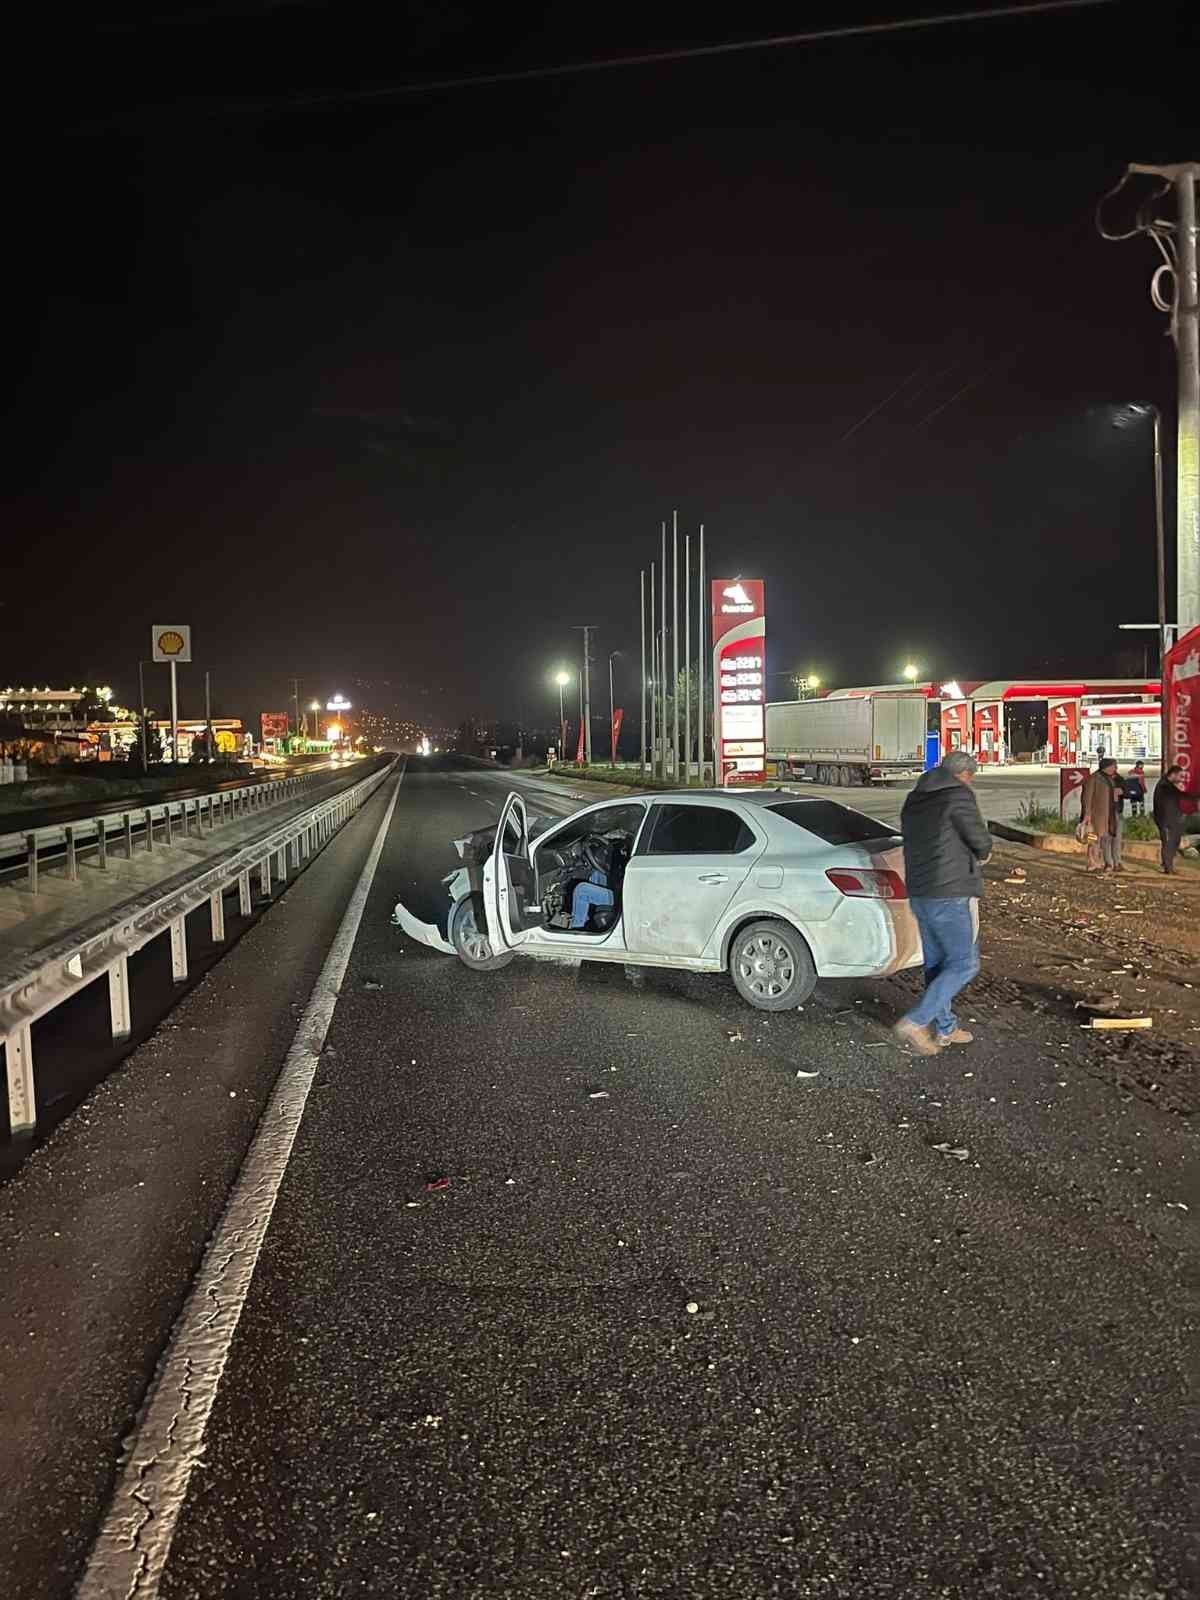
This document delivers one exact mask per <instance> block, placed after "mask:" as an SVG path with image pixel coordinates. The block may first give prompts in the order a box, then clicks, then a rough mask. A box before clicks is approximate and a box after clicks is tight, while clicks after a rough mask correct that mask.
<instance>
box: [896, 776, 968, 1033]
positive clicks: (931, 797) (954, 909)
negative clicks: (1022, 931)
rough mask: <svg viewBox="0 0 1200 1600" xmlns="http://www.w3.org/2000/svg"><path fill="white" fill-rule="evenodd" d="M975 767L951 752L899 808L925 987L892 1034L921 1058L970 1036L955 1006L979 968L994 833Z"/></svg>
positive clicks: (922, 780)
mask: <svg viewBox="0 0 1200 1600" xmlns="http://www.w3.org/2000/svg"><path fill="white" fill-rule="evenodd" d="M976 771H977V763H976V761H975V757H974V756H973V755H972V754H971V753H970V751H969V750H952V751H951V752H950V754H949V755H948V756H947V757H946V758H945V760H944V761H943V762H942V764H941V766H939V767H934V768H933V769H932V770H931V771H929V772H927V773H926V774H925V776H924V777H923V778H921V779H920V781H919V782H918V783H917V784H916V786H915V788H914V789H913V791H912V793H911V794H910V795H909V797H908V799H907V800H906V801H905V802H904V809H903V810H902V811H901V813H900V831H901V832H902V833H903V835H904V871H905V877H906V879H907V882H908V895H909V901H908V903H909V905H910V906H911V907H912V910H913V915H914V916H915V917H916V919H917V926H918V927H919V928H920V930H921V946H922V949H923V950H924V953H925V993H924V994H923V995H922V996H921V998H920V1000H918V1001H917V1003H916V1005H915V1006H913V1008H912V1010H911V1011H909V1012H908V1013H907V1015H906V1016H903V1017H901V1019H900V1021H899V1022H898V1023H897V1024H896V1026H895V1029H894V1032H895V1035H896V1038H897V1039H898V1040H899V1041H900V1043H902V1044H907V1045H911V1046H912V1048H913V1049H914V1050H915V1051H916V1052H917V1053H918V1055H923V1056H932V1055H936V1054H937V1052H938V1051H939V1050H940V1049H942V1048H944V1047H945V1046H946V1045H950V1044H970V1042H971V1038H972V1035H971V1034H969V1033H968V1032H967V1030H966V1029H965V1028H960V1027H959V1025H958V1018H957V1017H956V1016H955V1015H954V1012H953V1011H952V1010H951V1009H950V1005H951V1002H952V1001H953V999H954V997H955V995H956V994H957V993H958V992H959V990H960V989H964V988H966V986H967V984H968V983H970V981H971V979H972V978H973V977H974V976H975V974H976V973H977V972H978V971H979V897H980V895H981V894H982V893H983V874H982V873H981V872H980V870H979V869H980V866H981V864H982V863H983V862H984V861H986V860H987V859H988V857H989V856H990V855H991V853H992V838H991V835H990V834H989V833H988V831H987V827H986V826H985V824H984V820H983V818H982V817H981V816H980V814H979V806H978V804H977V802H976V800H975V796H974V795H973V794H972V793H971V782H972V780H973V778H974V777H975V773H976ZM931 1024H932V1033H931V1031H930V1025H931Z"/></svg>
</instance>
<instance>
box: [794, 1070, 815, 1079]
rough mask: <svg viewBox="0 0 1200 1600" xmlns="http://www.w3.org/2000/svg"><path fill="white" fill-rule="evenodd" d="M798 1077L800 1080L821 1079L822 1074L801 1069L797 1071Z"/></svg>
mask: <svg viewBox="0 0 1200 1600" xmlns="http://www.w3.org/2000/svg"><path fill="white" fill-rule="evenodd" d="M796 1076H797V1077H798V1078H819V1077H820V1076H821V1074H820V1072H819V1071H818V1072H805V1071H804V1070H803V1068H800V1069H798V1070H797V1072H796Z"/></svg>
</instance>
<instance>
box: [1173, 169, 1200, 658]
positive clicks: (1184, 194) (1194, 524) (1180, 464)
mask: <svg viewBox="0 0 1200 1600" xmlns="http://www.w3.org/2000/svg"><path fill="white" fill-rule="evenodd" d="M1197 172H1200V166H1197V164H1195V163H1190V164H1189V165H1188V166H1185V167H1181V168H1180V169H1179V171H1178V172H1177V174H1176V175H1175V194H1176V198H1177V201H1178V206H1179V210H1178V226H1177V227H1176V230H1175V242H1176V247H1177V250H1178V256H1179V261H1178V266H1177V268H1176V273H1175V311H1174V317H1173V322H1174V334H1175V349H1176V355H1177V360H1178V362H1179V444H1178V451H1177V455H1176V473H1177V476H1178V487H1177V489H1176V498H1175V517H1176V560H1177V568H1176V572H1177V582H1178V587H1179V602H1178V605H1177V607H1176V611H1175V621H1176V622H1177V623H1178V625H1179V631H1180V633H1181V634H1184V633H1186V632H1187V631H1188V629H1189V628H1194V627H1196V626H1197V624H1200V304H1198V295H1197V282H1196V174H1197Z"/></svg>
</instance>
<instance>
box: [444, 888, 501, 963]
mask: <svg viewBox="0 0 1200 1600" xmlns="http://www.w3.org/2000/svg"><path fill="white" fill-rule="evenodd" d="M450 943H451V944H452V945H453V946H454V953H455V955H456V956H457V957H458V959H459V960H460V961H461V962H462V964H463V966H464V967H470V969H471V971H472V972H498V971H499V970H500V968H501V967H506V966H507V965H508V963H509V962H510V961H511V960H512V958H513V952H512V951H511V950H502V951H501V952H500V954H499V955H494V954H493V952H492V945H491V940H490V939H489V938H488V936H487V934H486V933H485V932H484V931H483V930H482V929H481V928H480V926H479V923H478V921H477V920H476V916H475V896H474V895H470V894H468V895H464V896H463V898H462V899H461V900H460V901H459V902H458V904H457V905H456V906H455V907H454V910H453V911H452V912H451V913H450Z"/></svg>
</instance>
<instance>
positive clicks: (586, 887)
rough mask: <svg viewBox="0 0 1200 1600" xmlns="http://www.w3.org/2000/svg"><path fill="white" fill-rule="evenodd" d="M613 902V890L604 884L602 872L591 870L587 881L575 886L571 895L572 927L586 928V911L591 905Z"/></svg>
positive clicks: (611, 903) (609, 904) (604, 904)
mask: <svg viewBox="0 0 1200 1600" xmlns="http://www.w3.org/2000/svg"><path fill="white" fill-rule="evenodd" d="M614 904H615V900H614V897H613V892H612V890H611V889H607V888H605V886H604V874H603V873H601V872H593V873H592V875H591V877H590V878H589V880H588V881H587V883H581V884H579V885H578V886H577V888H576V890H575V893H574V894H573V895H572V896H571V926H572V927H573V928H586V927H587V919H588V912H589V911H590V910H591V908H592V906H611V905H614Z"/></svg>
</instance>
